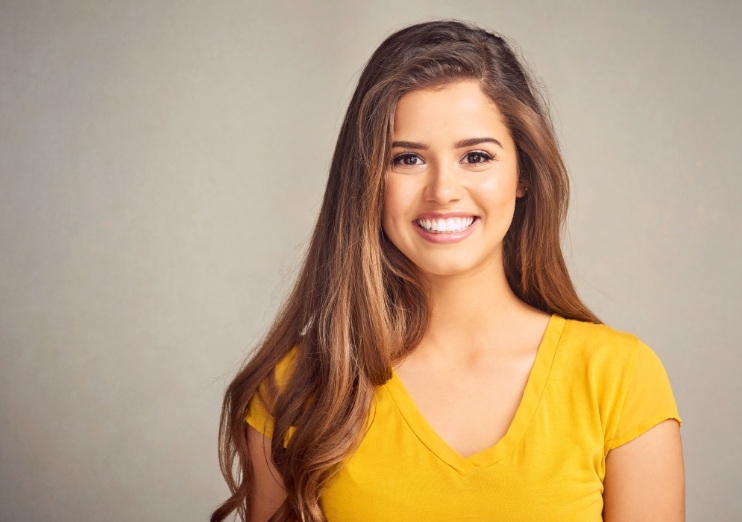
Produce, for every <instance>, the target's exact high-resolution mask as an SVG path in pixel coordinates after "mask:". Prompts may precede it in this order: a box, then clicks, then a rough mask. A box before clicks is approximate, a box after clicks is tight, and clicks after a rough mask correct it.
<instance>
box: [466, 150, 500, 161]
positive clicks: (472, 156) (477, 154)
mask: <svg viewBox="0 0 742 522" xmlns="http://www.w3.org/2000/svg"><path fill="white" fill-rule="evenodd" d="M466 159H467V160H468V161H466V163H471V164H474V165H476V164H479V163H486V162H488V161H492V159H493V158H492V156H490V155H489V154H487V153H486V152H482V151H480V150H477V151H472V152H469V153H467V155H466Z"/></svg>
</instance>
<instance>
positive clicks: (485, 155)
mask: <svg viewBox="0 0 742 522" xmlns="http://www.w3.org/2000/svg"><path fill="white" fill-rule="evenodd" d="M472 155H475V156H478V157H479V158H480V160H481V161H477V162H475V163H470V164H471V165H481V164H482V163H487V162H490V161H494V160H496V159H497V156H494V155H492V154H490V153H488V152H484V151H483V150H472V151H470V152H467V153H466V156H472ZM412 157H416V158H419V157H420V156H418V155H417V154H415V153H414V152H402V153H400V154H397V155H396V156H394V157H393V158H392V161H391V164H392V166H397V165H399V162H400V161H402V160H404V159H405V158H412ZM405 166H406V167H415V166H417V165H405Z"/></svg>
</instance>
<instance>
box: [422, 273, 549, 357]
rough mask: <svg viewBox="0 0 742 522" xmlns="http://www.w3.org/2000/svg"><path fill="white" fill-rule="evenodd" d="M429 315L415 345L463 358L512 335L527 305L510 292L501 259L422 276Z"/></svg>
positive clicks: (529, 313)
mask: <svg viewBox="0 0 742 522" xmlns="http://www.w3.org/2000/svg"><path fill="white" fill-rule="evenodd" d="M426 282H427V285H428V291H429V294H430V299H431V317H430V322H429V324H428V328H427V330H426V332H425V336H424V338H423V341H422V342H421V343H420V345H419V349H420V350H423V351H430V350H432V351H435V352H436V353H437V354H439V355H443V356H448V355H450V356H452V357H456V358H459V357H464V358H469V357H471V356H476V355H477V354H481V353H482V352H485V351H486V352H491V351H492V350H497V349H498V347H501V346H507V345H510V344H511V343H509V342H507V341H508V339H512V338H513V337H514V336H517V333H518V330H519V327H520V326H521V325H522V324H523V319H524V318H526V317H528V316H531V317H532V316H533V313H534V312H536V311H535V310H534V309H533V308H531V307H530V306H528V305H527V304H526V303H524V302H523V301H521V300H520V299H519V298H518V297H517V296H516V295H515V294H514V293H513V291H512V289H511V288H510V285H509V284H508V282H507V278H506V277H505V272H504V269H503V267H502V264H501V263H500V264H497V265H494V264H493V266H490V267H487V268H486V269H483V270H481V271H479V272H477V273H475V274H466V275H461V276H428V277H427V278H426ZM536 313H540V312H536Z"/></svg>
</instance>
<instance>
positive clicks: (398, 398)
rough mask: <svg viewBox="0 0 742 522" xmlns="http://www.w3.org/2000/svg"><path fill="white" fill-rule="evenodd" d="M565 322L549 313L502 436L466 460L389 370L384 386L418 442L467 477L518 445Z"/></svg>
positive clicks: (529, 421) (537, 400)
mask: <svg viewBox="0 0 742 522" xmlns="http://www.w3.org/2000/svg"><path fill="white" fill-rule="evenodd" d="M566 322H567V320H566V319H565V318H563V317H561V316H558V315H556V314H552V315H551V317H550V318H549V322H548V324H547V325H546V330H545V331H544V335H543V337H542V339H541V343H540V344H539V347H538V350H537V351H536V358H535V360H534V361H533V366H532V367H531V371H530V373H529V375H528V380H527V381H526V386H525V388H524V389H523V396H522V398H521V400H520V403H519V404H518V408H517V410H516V411H515V415H514V417H513V421H512V422H511V423H510V426H509V427H508V430H507V432H506V433H505V435H503V437H502V438H501V439H500V440H499V441H497V442H496V443H495V444H494V445H492V446H490V447H488V448H485V449H483V450H481V451H478V452H477V453H474V454H472V455H469V456H468V457H464V456H462V455H461V454H460V453H459V452H457V451H456V450H455V449H453V448H452V447H451V446H449V445H448V443H447V442H446V441H444V440H443V439H442V438H441V437H440V435H438V433H437V432H436V431H435V430H434V429H433V427H432V426H431V425H430V424H429V423H428V421H427V420H426V419H425V417H424V416H423V414H422V413H421V412H420V410H419V409H418V408H417V406H416V405H415V402H414V401H413V399H412V396H411V395H410V394H409V392H408V391H407V389H406V388H405V387H404V384H403V383H402V380H401V379H400V377H399V375H397V372H396V371H394V370H392V378H391V379H390V380H389V381H387V382H386V383H385V384H384V385H383V387H384V389H385V390H386V391H387V393H388V394H389V396H390V397H391V399H392V401H393V402H394V404H395V405H396V406H397V409H398V410H399V412H400V414H401V415H402V417H403V418H404V420H405V422H406V423H407V425H408V426H409V427H410V429H411V430H412V431H413V432H414V433H415V435H416V436H417V437H418V439H420V441H421V442H422V443H423V444H424V445H425V446H426V447H427V448H428V449H429V450H430V451H431V452H432V453H434V454H435V455H436V456H438V458H440V459H441V460H442V461H444V462H445V463H447V464H448V465H449V466H451V467H452V468H454V469H456V470H457V471H458V472H459V473H460V474H462V475H466V474H469V473H471V472H472V471H474V470H475V469H477V468H481V467H484V466H490V465H492V464H496V463H497V462H499V461H501V460H502V459H504V458H505V457H507V456H508V455H509V454H510V453H511V452H512V450H513V449H514V448H515V447H516V446H517V445H518V443H519V442H520V440H521V438H522V437H523V435H524V434H525V432H526V429H527V428H528V425H529V424H530V423H531V419H532V418H533V415H534V414H535V413H536V408H537V407H538V404H539V401H540V399H541V395H542V394H543V392H544V388H545V387H546V382H547V381H548V378H549V372H550V371H551V366H552V363H553V361H554V354H555V353H556V349H557V345H558V344H559V339H560V337H561V335H562V331H563V330H564V326H565V324H566Z"/></svg>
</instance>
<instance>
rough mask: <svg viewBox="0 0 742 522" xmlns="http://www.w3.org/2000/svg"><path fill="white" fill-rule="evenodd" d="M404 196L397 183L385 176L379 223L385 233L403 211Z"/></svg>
mask: <svg viewBox="0 0 742 522" xmlns="http://www.w3.org/2000/svg"><path fill="white" fill-rule="evenodd" d="M404 200H405V198H404V195H403V190H402V187H401V186H400V184H399V183H395V181H394V180H393V178H392V179H390V178H389V177H387V182H386V186H385V187H384V207H383V209H382V211H381V225H382V227H383V228H384V231H385V232H387V235H388V234H389V232H390V229H392V228H393V227H394V222H395V220H396V219H398V218H399V217H400V215H401V214H402V213H403V212H404V207H403V202H404Z"/></svg>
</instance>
